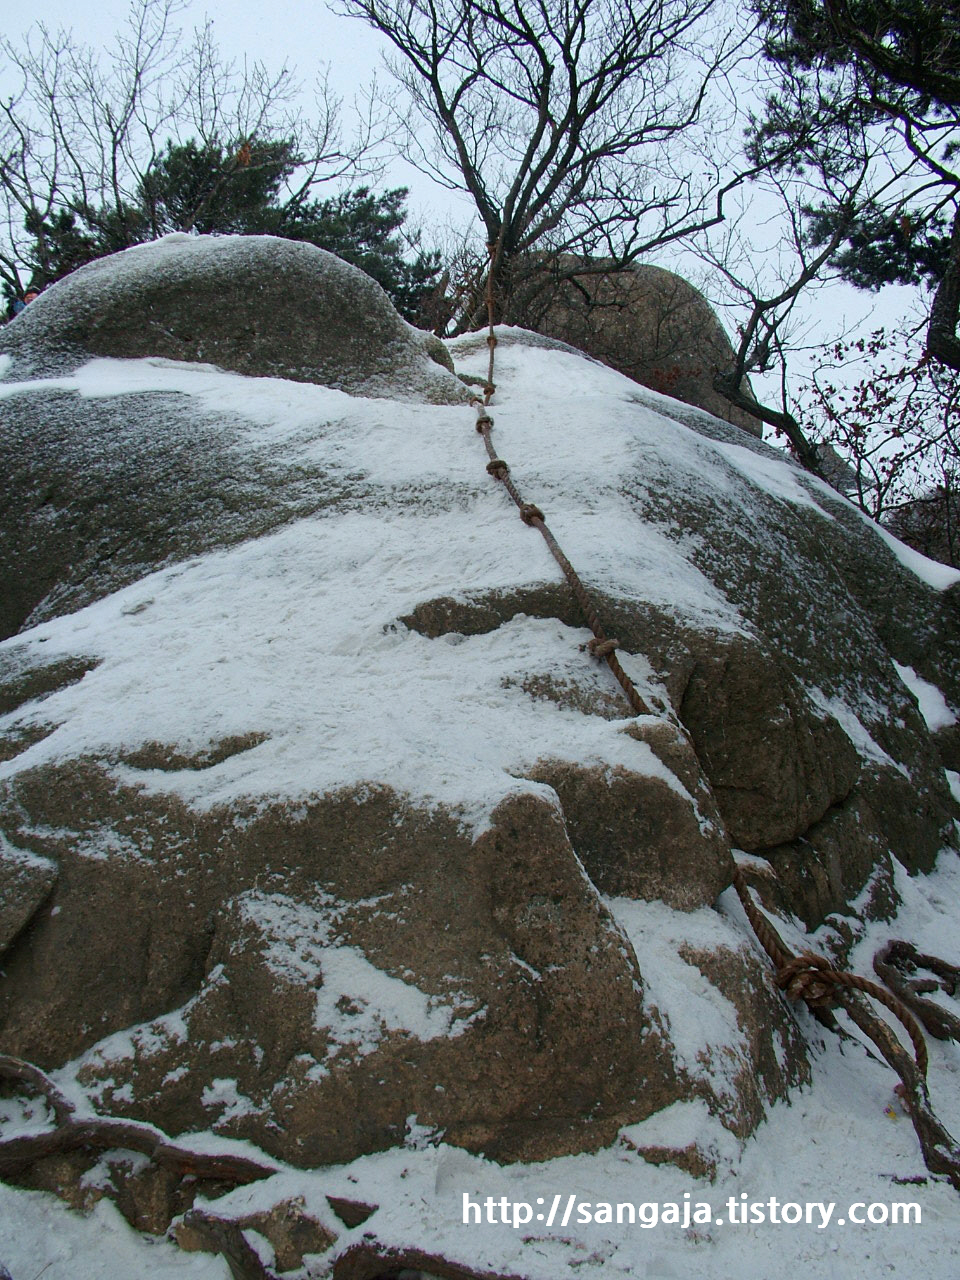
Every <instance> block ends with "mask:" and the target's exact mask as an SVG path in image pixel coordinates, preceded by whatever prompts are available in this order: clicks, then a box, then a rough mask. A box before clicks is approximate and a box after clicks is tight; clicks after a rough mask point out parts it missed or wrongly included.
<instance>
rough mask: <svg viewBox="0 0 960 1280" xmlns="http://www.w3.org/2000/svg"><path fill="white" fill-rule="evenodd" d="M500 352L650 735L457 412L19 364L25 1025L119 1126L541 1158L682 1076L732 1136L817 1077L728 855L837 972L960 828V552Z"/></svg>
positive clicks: (10, 400)
mask: <svg viewBox="0 0 960 1280" xmlns="http://www.w3.org/2000/svg"><path fill="white" fill-rule="evenodd" d="M161 251H162V252H166V250H163V249H161ZM89 278H91V277H88V279H89ZM79 282H80V277H79V274H78V284H77V287H79ZM51 301H52V298H51ZM17 323H19V321H18V322H17ZM451 351H452V354H453V357H454V359H455V360H456V363H457V366H458V368H459V369H461V370H462V371H464V372H466V373H469V374H471V375H482V374H483V372H484V368H485V362H486V351H487V347H486V342H485V339H484V336H483V335H477V336H473V337H468V338H465V339H462V340H459V341H457V342H454V343H452V344H451ZM496 380H497V393H496V397H495V399H494V403H493V405H492V412H493V414H494V416H495V418H496V426H495V440H496V443H497V447H498V449H499V450H500V452H501V453H502V454H503V456H505V457H506V458H507V459H508V461H509V462H510V464H511V466H512V468H513V476H514V479H515V480H516V481H517V483H518V484H519V485H520V486H521V488H522V489H523V491H524V493H525V495H527V496H528V497H529V498H530V499H531V500H535V501H536V502H537V503H539V504H540V505H541V506H542V507H543V509H544V511H545V512H546V515H547V519H548V520H549V522H550V526H551V528H552V529H553V530H554V532H555V533H556V535H557V536H558V538H559V539H560V541H561V543H562V544H563V546H564V548H565V550H566V551H567V552H568V554H569V555H570V556H571V558H572V559H573V561H574V562H575V564H576V565H577V567H578V569H579V570H580V573H581V574H582V576H583V577H584V579H585V580H586V582H587V583H588V585H589V587H590V589H591V590H592V591H593V592H594V594H595V597H596V599H597V602H598V607H599V609H600V612H601V614H602V617H603V620H604V624H605V626H606V627H607V630H608V632H609V633H610V634H613V635H616V636H617V637H619V640H620V643H621V649H622V661H623V663H624V666H625V667H626V668H627V670H628V672H629V674H630V675H631V677H632V678H633V680H634V681H635V682H636V684H637V686H638V687H639V688H640V690H641V693H642V694H643V696H644V698H645V700H646V701H647V703H648V705H650V706H651V707H652V708H653V712H652V713H651V714H650V715H647V716H641V717H635V716H633V715H631V714H630V712H629V708H628V707H627V705H626V704H625V703H623V701H622V700H621V696H620V692H619V689H618V687H617V686H616V685H615V684H614V683H613V681H612V678H611V677H610V674H609V672H608V670H607V669H606V667H604V666H598V665H597V664H595V663H592V662H591V660H590V659H589V657H588V655H587V654H585V653H584V652H583V650H584V646H585V642H586V641H587V639H588V638H589V632H587V631H586V630H585V629H584V627H583V623H582V620H581V619H580V617H579V616H578V613H577V611H576V607H575V605H574V603H573V601H572V599H571V598H570V596H569V593H568V591H567V588H566V586H565V585H564V584H563V583H562V581H559V580H558V577H559V575H558V571H557V568H556V565H555V563H554V561H553V560H552V558H551V557H550V555H549V552H548V551H547V548H546V546H545V545H544V543H543V541H542V540H541V538H540V537H539V535H538V534H537V533H536V531H535V530H534V529H531V528H528V527H526V526H525V525H524V524H522V523H521V522H520V521H519V520H518V518H517V515H516V511H515V508H514V507H513V505H512V504H511V503H510V502H509V501H508V500H507V498H506V495H505V494H504V492H503V490H502V488H501V487H500V486H499V485H498V484H497V483H496V482H495V481H494V480H493V479H492V478H491V477H490V476H489V475H488V474H487V472H486V470H485V462H486V458H485V455H484V452H483V449H482V445H481V442H480V441H479V439H478V437H477V434H476V431H475V420H474V413H473V411H472V410H471V409H470V408H469V406H467V405H457V404H447V405H436V404H424V403H414V402H410V401H407V402H400V401H392V400H386V399H382V398H380V399H377V398H365V397H363V396H361V395H359V394H354V395H347V394H345V393H344V391H343V390H341V389H336V388H332V387H329V386H317V385H307V384H304V383H295V382H291V381H289V380H280V379H276V380H264V379H257V378H251V377H243V376H240V375H238V374H236V373H229V372H223V371H219V370H214V369H211V368H209V367H206V366H199V365H188V364H183V363H179V364H174V363H171V362H169V361H167V360H161V361H157V360H155V359H136V360H118V359H109V360H108V359H97V360H92V361H89V362H88V363H86V364H83V365H81V366H79V367H77V368H75V369H73V370H72V371H69V372H63V373H61V374H60V375H59V376H58V377H57V378H55V379H51V378H48V379H39V380H38V379H34V380H32V381H31V380H29V379H27V380H19V381H14V380H11V378H10V377H9V376H8V378H7V381H6V382H5V383H3V384H0V392H2V397H3V399H2V400H0V406H2V411H3V414H4V420H5V422H6V424H7V426H6V427H5V430H6V431H7V433H8V438H9V439H12V440H14V441H15V442H16V448H17V449H18V450H19V455H18V456H19V457H20V459H21V476H22V479H21V481H17V482H16V483H22V486H23V487H24V488H25V489H26V490H28V491H29V492H30V493H31V494H32V495H33V496H32V497H31V499H30V503H31V504H32V505H28V506H21V507H17V506H16V501H17V498H16V491H14V492H13V493H12V495H11V499H12V502H13V505H11V506H7V507H6V508H5V510H6V512H7V514H6V516H5V518H4V526H3V529H2V535H3V538H4V540H5V543H6V547H7V551H5V552H4V554H5V555H10V556H13V555H14V554H16V555H18V556H26V557H28V556H31V555H32V556H34V557H35V559H34V560H33V561H30V563H31V564H34V565H36V566H38V570H37V572H38V574H39V570H40V569H42V574H39V577H38V579H37V580H35V579H34V577H33V573H34V571H33V570H32V569H31V570H30V571H29V572H27V573H26V574H25V575H24V579H23V581H22V582H21V584H20V585H19V587H18V588H17V590H19V591H20V593H21V597H22V603H21V605H20V606H19V612H20V614H22V615H23V616H22V619H21V621H20V622H18V623H16V626H15V627H11V631H13V632H15V634H11V635H10V636H9V638H8V639H7V640H6V641H5V642H4V643H3V644H2V645H0V695H2V696H3V697H4V698H5V702H4V703H3V705H4V706H5V707H6V711H5V713H4V714H3V716H2V718H0V746H2V748H3V751H2V752H0V754H2V755H4V756H5V757H6V760H5V763H3V764H2V765H0V831H2V834H3V838H4V844H3V858H2V859H0V876H9V877H11V883H14V884H15V887H16V891H17V893H18V895H19V896H18V899H17V901H18V902H20V903H23V904H25V905H24V906H23V907H22V908H21V909H19V911H20V914H19V915H18V916H16V918H15V919H14V917H13V916H11V920H12V921H13V922H14V923H13V924H11V926H10V929H9V930H8V936H7V937H6V950H5V953H4V956H3V970H2V974H0V1025H2V1028H3V1030H2V1035H3V1044H4V1047H5V1049H6V1050H7V1051H8V1052H12V1053H16V1054H18V1055H21V1056H23V1057H25V1058H28V1059H31V1060H33V1061H35V1062H37V1063H39V1064H40V1065H41V1066H43V1067H45V1068H47V1069H51V1070H56V1071H57V1073H58V1076H57V1078H58V1080H59V1081H60V1082H61V1083H62V1085H63V1087H64V1088H69V1090H70V1091H71V1092H72V1093H75V1091H76V1090H82V1091H85V1092H86V1095H87V1097H88V1099H89V1100H90V1101H91V1103H92V1104H93V1105H94V1106H96V1107H97V1108H98V1109H100V1110H102V1111H105V1112H109V1113H113V1114H122V1115H129V1116H133V1117H138V1118H141V1119H147V1120H150V1121H152V1122H154V1123H156V1124H158V1125H160V1126H161V1127H163V1128H165V1129H167V1130H168V1131H171V1132H173V1133H182V1132H185V1131H189V1132H193V1131H198V1130H199V1131H203V1130H208V1129H213V1130H214V1131H215V1132H216V1133H218V1134H221V1135H226V1136H230V1137H236V1138H243V1139H248V1140H251V1141H253V1142H255V1143H257V1144H258V1145H259V1146H261V1147H262V1148H264V1149H266V1150H267V1151H269V1152H271V1153H273V1154H274V1155H276V1156H279V1157H282V1158H284V1159H287V1160H289V1161H292V1162H294V1163H297V1164H301V1165H311V1166H316V1165H321V1164H329V1163H331V1162H343V1161H348V1160H350V1159H352V1158H354V1157H357V1156H359V1155H362V1154H364V1153H366V1152H372V1151H376V1150H378V1149H384V1148H388V1147H391V1146H393V1145H397V1144H400V1143H402V1142H403V1141H404V1139H405V1135H408V1133H409V1132H410V1131H411V1126H413V1127H414V1128H416V1129H417V1131H418V1132H420V1131H424V1132H426V1131H429V1132H433V1133H441V1134H442V1135H444V1137H445V1139H446V1141H447V1142H448V1143H451V1144H454V1145H457V1146H461V1147H465V1148H467V1149H469V1150H471V1151H475V1152H483V1153H485V1154H486V1155H488V1156H490V1157H493V1158H497V1159H509V1160H518V1159H543V1158H547V1157H550V1156H555V1155H558V1154H564V1153H570V1152H576V1151H581V1150H584V1149H589V1148H596V1147H598V1146H600V1145H602V1144H605V1143H609V1142H611V1141H612V1140H613V1139H614V1138H615V1137H616V1135H617V1134H618V1132H620V1131H621V1130H623V1129H624V1128H630V1129H631V1132H632V1133H637V1132H639V1130H637V1128H636V1127H637V1126H640V1125H642V1123H643V1121H645V1120H646V1118H648V1117H650V1116H652V1115H654V1114H656V1113H659V1112H661V1111H663V1110H664V1109H665V1108H669V1107H671V1106H673V1105H674V1104H678V1103H680V1104H683V1103H691V1104H692V1103H696V1104H697V1106H698V1107H700V1109H701V1110H702V1112H703V1114H704V1115H709V1116H712V1117H713V1119H714V1121H715V1122H716V1123H717V1124H718V1125H720V1126H723V1127H724V1128H725V1129H726V1130H728V1131H729V1132H730V1133H731V1134H733V1135H736V1137H737V1138H739V1139H741V1140H742V1139H743V1138H745V1137H746V1135H748V1134H749V1133H750V1132H751V1131H752V1130H753V1129H754V1128H755V1126H756V1125H757V1124H758V1123H759V1121H760V1120H761V1119H762V1117H763V1115H764V1111H765V1108H766V1106H767V1104H768V1103H769V1102H770V1100H771V1099H775V1098H778V1097H783V1096H785V1095H788V1094H789V1092H790V1090H791V1089H792V1088H793V1087H794V1086H796V1085H797V1084H798V1083H799V1082H801V1081H803V1080H804V1079H806V1078H807V1076H808V1064H807V1061H806V1058H805V1052H804V1048H803V1036H802V1034H801V1032H800V1029H799V1027H798V1024H797V1022H796V1020H795V1017H794V1015H793V1013H792V1012H791V1010H790V1008H789V1007H788V1006H787V1005H786V1004H785V1002H784V1001H783V1000H782V999H781V997H780V996H779V995H778V994H777V993H775V992H774V990H773V989H772V987H771V985H770V982H769V977H768V974H767V969H766V964H765V961H764V960H763V959H762V957H761V956H760V955H758V952H757V949H756V947H755V944H754V942H753V940H752V936H751V934H750V933H749V930H748V929H747V926H746V924H745V921H744V919H743V916H742V914H741V913H740V910H739V907H738V905H737V903H736V900H735V898H734V897H733V895H732V893H731V891H730V889H729V886H730V883H731V876H732V868H733V850H734V849H735V848H737V849H740V850H746V851H748V852H749V853H750V854H752V855H753V857H752V858H750V859H749V860H748V861H749V864H750V866H751V867H752V868H753V869H754V871H755V872H756V879H757V883H758V885H760V886H761V887H762V891H763V892H764V894H765V896H766V899H767V901H768V904H769V906H770V908H771V909H773V908H776V907H780V908H782V910H783V913H784V915H783V918H782V919H781V920H780V921H779V927H781V928H782V929H783V930H784V931H785V932H786V933H787V934H788V935H789V936H791V937H793V938H797V936H798V935H801V936H802V929H803V925H802V924H801V921H802V922H805V924H806V926H807V928H809V929H810V930H811V931H812V930H818V933H817V937H816V939H815V942H816V944H817V945H819V946H822V947H824V948H826V949H827V950H829V951H831V952H832V953H833V954H836V955H837V956H838V957H840V958H842V957H843V955H845V954H846V950H847V949H848V948H849V947H850V945H852V943H853V942H854V941H855V940H856V939H857V938H858V937H859V936H860V934H861V933H862V931H863V928H864V927H865V921H866V920H868V919H869V918H870V917H871V916H873V917H876V916H878V915H889V914H890V913H892V912H893V911H894V910H895V909H896V905H897V889H896V873H897V868H898V865H902V866H905V867H906V868H907V869H908V870H909V871H910V872H912V873H916V872H921V871H923V870H926V869H929V868H930V867H931V866H932V864H933V861H934V859H935V858H936V856H937V854H938V852H939V851H940V850H941V849H943V848H944V847H948V846H950V845H951V842H954V841H955V839H956V826H955V820H956V818H957V816H958V807H957V803H956V801H955V799H954V798H953V797H952V795H951V793H950V790H949V787H948V784H947V779H946V777H945V774H944V771H943V768H942V762H941V760H940V759H939V757H938V756H937V753H936V744H935V742H934V739H933V737H932V734H931V729H930V727H929V725H928V724H927V723H926V722H925V720H924V718H923V716H922V715H921V712H920V709H919V707H918V704H917V700H916V696H915V692H914V690H915V688H916V687H918V686H917V685H916V683H914V688H913V689H911V687H909V686H908V685H907V684H905V683H904V680H903V679H902V677H901V674H900V671H902V670H905V669H906V668H909V669H910V671H911V672H912V673H914V680H915V682H916V681H919V680H923V681H925V682H926V683H927V684H929V685H931V686H935V687H936V688H937V689H938V690H939V691H940V693H941V695H942V698H943V702H944V705H945V706H947V707H948V708H952V709H953V712H954V713H955V712H956V710H957V708H958V707H960V628H958V626H957V621H958V607H960V588H958V586H957V577H958V575H956V574H953V575H951V573H950V571H947V570H945V569H943V567H942V566H939V567H937V566H932V565H930V564H929V563H928V562H926V561H923V560H921V559H919V558H917V557H911V556H910V555H909V554H908V553H906V551H905V550H904V549H902V548H900V547H899V544H894V543H891V542H889V540H886V539H884V538H883V537H881V536H880V534H879V533H878V532H877V531H876V529H875V528H874V527H873V526H871V525H870V524H869V523H867V522H865V521H864V520H863V519H862V518H861V517H860V516H859V515H858V514H857V513H856V512H855V511H854V510H853V509H852V508H851V507H850V506H849V504H847V503H846V502H845V501H844V500H843V499H841V498H839V497H838V496H837V495H836V494H834V493H832V491H830V490H829V489H827V488H826V486H824V485H823V484H821V483H820V482H818V481H816V480H815V479H812V478H811V477H809V476H807V475H805V474H804V473H802V472H800V471H798V470H797V469H796V468H795V467H794V466H792V465H791V464H790V463H789V462H787V461H785V460H784V459H783V457H782V456H781V455H779V454H778V453H776V452H775V451H774V450H772V449H769V448H767V447H766V446H764V445H763V444H762V443H760V442H759V441H756V440H753V439H751V438H750V437H748V436H746V435H745V434H744V433H743V432H742V431H741V430H739V429H738V428H735V427H731V426H728V425H726V424H723V423H721V422H719V421H717V420H715V419H712V418H709V417H708V415H706V414H704V413H702V412H698V411H695V410H690V411H688V412H689V415H691V416H690V419H689V421H688V422H684V421H678V420H677V418H678V417H682V416H683V412H682V410H681V409H680V406H675V408H676V410H677V413H676V414H675V416H673V417H668V416H665V415H664V413H663V412H661V410H662V409H664V408H668V409H669V408H670V406H669V405H667V404H666V402H665V401H664V399H663V398H662V397H660V396H657V395H656V394H655V393H653V392H648V391H646V390H644V389H643V388H641V387H638V386H637V385H636V384H634V383H632V382H630V381H629V380H627V379H626V378H624V377H623V376H621V375H619V374H617V373H615V372H613V371H612V370H610V369H607V368H604V367H602V366H600V365H598V364H596V363H594V362H592V361H589V360H587V359H585V358H584V357H582V356H580V355H578V354H576V353H574V352H571V351H570V350H569V349H561V348H559V346H557V345H554V344H551V343H550V342H548V341H545V340H544V339H542V338H541V339H537V338H533V337H531V336H530V335H526V334H524V333H523V332H517V331H502V332H501V341H500V344H499V346H498V348H497V378H496ZM38 406H39V407H40V408H41V409H42V412H40V411H38ZM38 459H42V462H41V461H38ZM44 494H45V495H46V496H45V497H44V496H43V495H44ZM53 540H55V541H56V543H57V544H58V546H60V547H61V548H66V549H65V550H59V551H53V550H47V549H46V548H47V545H48V543H49V542H50V541H53ZM10 548H14V549H15V550H14V551H11V550H10ZM8 563H9V561H8ZM28 606H29V609H28ZM25 609H27V613H24V610H25ZM15 612H16V611H14V610H11V613H10V616H11V617H13V615H14V613H15ZM895 663H896V664H899V669H900V670H898V666H897V665H895ZM13 877H15V880H14V879H13ZM670 1114H673V1113H670ZM697 1114H700V1112H699V1111H698V1112H697ZM662 1128H663V1126H662V1125H661V1126H660V1128H658V1129H657V1137H656V1141H655V1142H652V1144H651V1153H652V1154H651V1159H656V1160H661V1159H664V1158H670V1144H669V1142H667V1141H666V1140H665V1138H664V1135H663V1133H662V1132H661V1130H662ZM635 1145H637V1144H636V1143H635ZM695 1145H696V1144H695V1142H692V1140H691V1137H690V1134H689V1133H688V1132H687V1130H686V1129H684V1132H683V1134H681V1135H678V1148H677V1151H676V1152H675V1154H676V1158H677V1159H678V1160H685V1161H687V1163H688V1165H689V1167H691V1168H693V1167H696V1168H698V1169H701V1170H702V1169H704V1168H706V1167H707V1164H706V1163H705V1161H706V1157H705V1156H703V1154H702V1153H701V1154H700V1155H697V1153H696V1152H695V1151H693V1150H692V1149H691V1148H692V1146H695ZM681 1148H682V1149H681ZM641 1149H642V1144H641ZM707 1163H708V1162H707Z"/></svg>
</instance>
